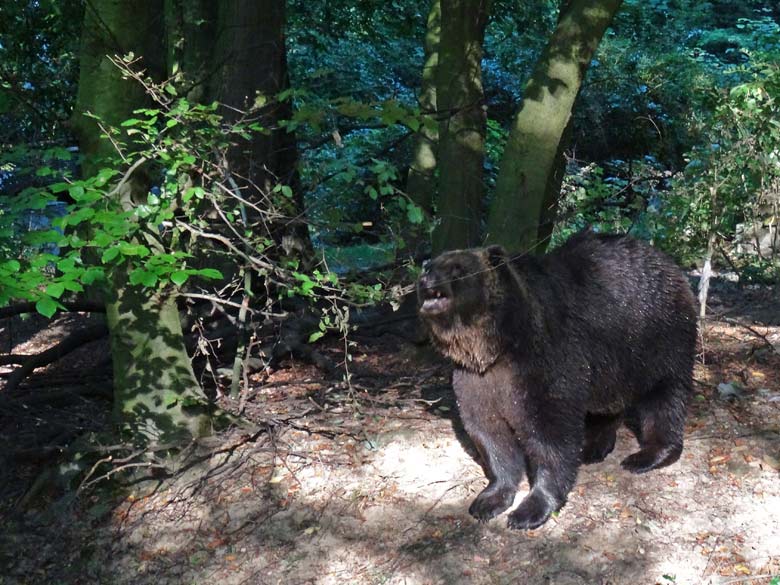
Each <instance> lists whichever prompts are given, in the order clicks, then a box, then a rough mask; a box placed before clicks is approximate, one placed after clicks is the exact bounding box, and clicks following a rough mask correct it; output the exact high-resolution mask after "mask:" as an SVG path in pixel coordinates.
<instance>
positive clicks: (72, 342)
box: [5, 323, 108, 392]
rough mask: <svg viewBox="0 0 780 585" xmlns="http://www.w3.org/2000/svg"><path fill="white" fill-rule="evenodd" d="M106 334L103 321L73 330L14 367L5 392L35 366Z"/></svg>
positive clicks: (27, 374) (106, 330) (51, 360)
mask: <svg viewBox="0 0 780 585" xmlns="http://www.w3.org/2000/svg"><path fill="white" fill-rule="evenodd" d="M106 335H108V327H106V324H105V323H96V324H94V325H88V326H87V327H85V328H84V329H79V330H77V331H74V332H73V333H71V334H70V335H68V336H67V337H66V338H65V339H63V340H62V341H61V342H59V343H58V344H57V345H55V346H54V347H50V348H49V349H47V350H46V351H43V352H41V353H39V354H37V355H34V356H31V357H30V358H29V359H27V360H25V361H24V363H23V364H22V366H21V367H19V368H17V369H15V370H14V371H13V372H12V373H11V375H10V376H9V377H8V381H7V382H6V385H5V392H13V391H14V390H16V389H17V388H18V386H19V384H21V382H22V381H23V380H24V379H25V378H26V377H27V376H29V375H30V374H32V373H33V371H34V370H35V369H36V368H41V367H43V366H47V365H49V364H50V363H52V362H54V361H56V360H58V359H60V358H61V357H63V356H65V355H67V354H69V353H70V352H72V351H74V350H76V349H78V348H79V347H81V346H82V345H84V344H85V343H89V342H90V341H96V340H98V339H101V338H102V337H105V336H106Z"/></svg>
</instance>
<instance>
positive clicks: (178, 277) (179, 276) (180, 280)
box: [171, 270, 190, 286]
mask: <svg viewBox="0 0 780 585" xmlns="http://www.w3.org/2000/svg"><path fill="white" fill-rule="evenodd" d="M189 277H190V275H189V274H187V273H186V272H184V271H183V270H177V271H176V272H174V273H172V274H171V282H172V283H173V284H175V285H176V286H181V285H183V284H184V283H185V282H187V279H188V278H189Z"/></svg>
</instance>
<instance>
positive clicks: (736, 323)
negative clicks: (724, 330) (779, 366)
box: [722, 317, 780, 355]
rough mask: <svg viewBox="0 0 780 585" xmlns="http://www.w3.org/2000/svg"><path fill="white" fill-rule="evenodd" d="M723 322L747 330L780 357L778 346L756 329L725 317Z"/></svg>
mask: <svg viewBox="0 0 780 585" xmlns="http://www.w3.org/2000/svg"><path fill="white" fill-rule="evenodd" d="M722 321H725V322H726V323H729V324H731V325H736V326H738V327H742V328H743V329H747V330H748V331H749V332H750V333H752V334H753V335H755V336H756V337H758V338H759V339H761V341H763V342H764V345H766V346H767V347H768V348H769V349H771V350H772V351H773V352H775V353H776V354H778V355H780V349H778V347H777V346H775V344H774V343H772V342H771V341H770V340H769V338H768V337H767V336H766V335H765V334H763V333H761V332H760V331H759V330H758V329H755V328H753V327H751V326H750V325H746V324H745V323H741V322H740V321H738V320H737V319H731V318H729V317H723V319H722Z"/></svg>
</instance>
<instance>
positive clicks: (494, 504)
mask: <svg viewBox="0 0 780 585" xmlns="http://www.w3.org/2000/svg"><path fill="white" fill-rule="evenodd" d="M489 428H490V433H489V434H488V433H485V432H484V431H477V430H475V429H473V428H472V430H471V431H470V432H469V436H470V437H471V440H472V442H473V443H474V445H475V446H476V448H477V451H479V455H480V457H481V459H482V464H483V467H484V469H485V473H486V474H487V476H488V479H489V483H488V485H487V487H486V488H485V489H484V490H482V491H481V492H480V494H479V495H478V496H477V497H476V498H475V499H474V501H473V502H472V503H471V506H469V514H471V515H472V516H473V517H474V518H476V519H477V520H480V521H481V522H486V521H487V520H490V519H491V518H495V517H496V516H498V515H499V514H500V513H501V512H503V511H504V510H507V509H508V508H509V506H511V505H512V502H514V499H515V493H517V485H518V484H519V483H520V480H521V479H522V478H523V471H524V468H525V458H524V457H523V453H522V451H521V450H520V447H519V445H518V443H517V439H516V438H515V435H514V433H512V431H511V430H510V429H509V427H508V426H507V425H506V423H504V422H503V421H494V423H493V424H492V425H491V426H490V427H489Z"/></svg>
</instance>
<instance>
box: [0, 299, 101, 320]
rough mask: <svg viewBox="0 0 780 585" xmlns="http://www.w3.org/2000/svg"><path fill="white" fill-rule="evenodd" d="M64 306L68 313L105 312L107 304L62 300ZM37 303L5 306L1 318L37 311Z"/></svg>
mask: <svg viewBox="0 0 780 585" xmlns="http://www.w3.org/2000/svg"><path fill="white" fill-rule="evenodd" d="M60 304H61V305H62V306H63V307H64V311H65V312H68V313H105V312H106V306H105V305H104V304H103V303H98V302H95V301H73V302H61V303H60ZM57 311H58V312H62V311H63V309H62V308H58V309H57ZM35 312H36V309H35V303H17V304H15V305H11V306H10V307H3V308H2V309H0V319H6V318H8V317H15V316H16V315H21V314H22V313H35Z"/></svg>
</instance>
